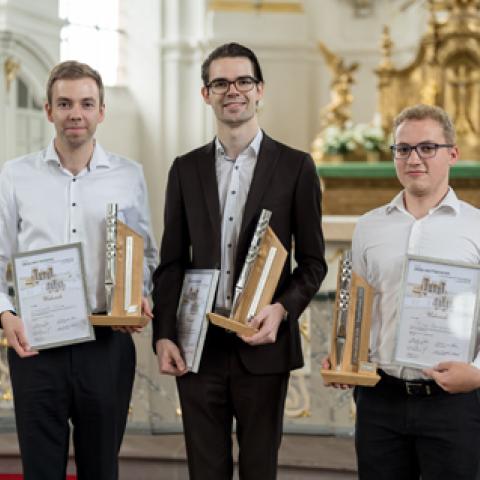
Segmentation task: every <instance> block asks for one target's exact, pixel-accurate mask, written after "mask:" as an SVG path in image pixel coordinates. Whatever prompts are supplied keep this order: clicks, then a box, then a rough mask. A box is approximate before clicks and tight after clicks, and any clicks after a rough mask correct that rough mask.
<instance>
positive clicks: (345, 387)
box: [322, 355, 352, 390]
mask: <svg viewBox="0 0 480 480" xmlns="http://www.w3.org/2000/svg"><path fill="white" fill-rule="evenodd" d="M331 368H332V364H331V363H330V355H327V356H326V357H324V358H323V359H322V369H323V370H331ZM323 385H325V387H333V388H341V389H342V390H348V389H349V388H352V385H347V384H346V383H329V382H327V381H325V379H324V380H323Z"/></svg>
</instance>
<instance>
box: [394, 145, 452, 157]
mask: <svg viewBox="0 0 480 480" xmlns="http://www.w3.org/2000/svg"><path fill="white" fill-rule="evenodd" d="M454 146H455V145H452V144H450V143H445V144H439V143H431V142H422V143H417V144H416V145H409V144H408V143H397V144H394V145H390V149H391V150H392V152H393V156H394V157H395V158H396V159H398V160H408V158H409V157H410V154H411V153H412V150H415V151H416V152H417V155H418V156H419V157H420V158H421V159H422V160H424V159H426V158H432V157H434V156H435V155H436V154H437V150H438V149H439V148H452V147H454Z"/></svg>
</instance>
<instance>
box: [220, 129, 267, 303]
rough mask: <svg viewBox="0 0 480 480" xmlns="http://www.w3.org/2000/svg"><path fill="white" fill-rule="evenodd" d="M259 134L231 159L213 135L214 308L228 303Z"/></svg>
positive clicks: (258, 149) (259, 139) (258, 143)
mask: <svg viewBox="0 0 480 480" xmlns="http://www.w3.org/2000/svg"><path fill="white" fill-rule="evenodd" d="M262 138H263V133H262V131H261V130H258V132H257V134H256V135H255V138H254V139H253V140H252V141H251V142H250V144H249V145H248V147H247V148H246V149H245V150H244V151H243V152H242V153H240V155H238V157H237V158H233V159H232V158H229V157H227V155H226V154H225V149H224V147H223V145H222V144H221V143H220V140H219V139H218V137H217V138H216V139H215V168H216V172H217V183H218V196H219V200H220V212H221V218H222V240H221V242H222V244H221V255H222V259H221V270H220V277H219V281H218V291H217V300H216V307H217V308H222V309H227V310H229V309H230V308H231V307H232V300H233V299H232V287H233V279H234V268H235V258H236V255H237V243H238V236H239V234H240V228H241V226H242V219H243V211H244V210H245V203H246V201H247V196H248V192H249V190H250V184H251V183H252V177H253V172H254V170H255V165H256V164H257V157H258V152H259V151H260V144H261V143H262Z"/></svg>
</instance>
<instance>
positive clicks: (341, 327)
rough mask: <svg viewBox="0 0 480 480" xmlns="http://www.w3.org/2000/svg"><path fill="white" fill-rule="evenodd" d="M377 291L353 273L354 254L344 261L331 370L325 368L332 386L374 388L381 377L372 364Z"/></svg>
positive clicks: (334, 321)
mask: <svg viewBox="0 0 480 480" xmlns="http://www.w3.org/2000/svg"><path fill="white" fill-rule="evenodd" d="M373 293H374V291H373V288H372V287H371V286H370V285H369V284H368V283H367V282H366V281H365V280H364V279H363V278H362V277H360V276H359V275H357V274H356V273H355V272H353V271H352V252H351V251H350V250H349V251H347V252H345V253H344V254H343V256H342V258H341V259H340V263H339V268H338V278H337V294H336V299H335V306H334V312H333V325H332V342H331V349H330V369H322V370H321V374H322V377H323V379H324V380H325V381H326V382H328V383H340V384H347V385H363V386H373V385H375V384H376V383H377V382H378V381H379V380H380V377H379V375H378V374H377V372H376V370H377V369H376V365H375V364H373V363H371V362H369V361H368V349H369V345H370V322H371V312H372V301H373Z"/></svg>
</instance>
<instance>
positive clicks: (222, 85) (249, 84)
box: [206, 76, 260, 95]
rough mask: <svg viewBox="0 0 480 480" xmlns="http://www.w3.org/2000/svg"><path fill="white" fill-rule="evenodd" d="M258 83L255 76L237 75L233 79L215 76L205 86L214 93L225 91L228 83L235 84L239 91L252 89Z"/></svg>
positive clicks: (228, 87) (218, 93)
mask: <svg viewBox="0 0 480 480" xmlns="http://www.w3.org/2000/svg"><path fill="white" fill-rule="evenodd" d="M258 83H260V82H259V81H258V80H257V79H256V78H253V77H250V76H245V77H238V78H236V79H235V80H227V79H226V78H215V79H214V80H212V81H211V82H210V83H209V84H208V85H206V87H207V88H208V89H209V90H210V91H211V92H212V93H215V94H216V95H222V94H223V93H227V92H228V90H229V89H230V85H235V88H236V89H237V91H238V92H240V93H246V92H249V91H250V90H252V89H253V87H254V86H255V85H257V84H258Z"/></svg>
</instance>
